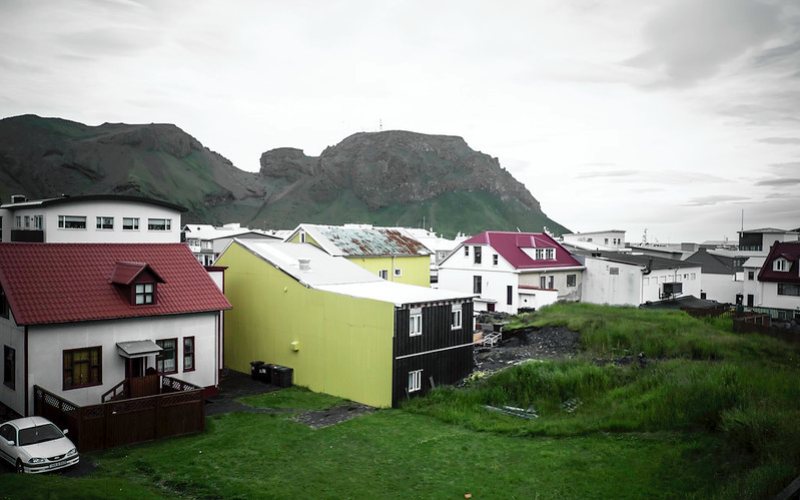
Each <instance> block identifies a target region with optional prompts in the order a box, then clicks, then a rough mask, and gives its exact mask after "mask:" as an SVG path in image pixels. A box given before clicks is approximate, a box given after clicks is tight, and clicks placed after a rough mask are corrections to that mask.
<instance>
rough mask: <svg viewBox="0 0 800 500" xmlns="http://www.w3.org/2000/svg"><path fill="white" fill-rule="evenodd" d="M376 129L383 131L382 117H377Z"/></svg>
mask: <svg viewBox="0 0 800 500" xmlns="http://www.w3.org/2000/svg"><path fill="white" fill-rule="evenodd" d="M378 130H379V131H381V132H383V118H378Z"/></svg>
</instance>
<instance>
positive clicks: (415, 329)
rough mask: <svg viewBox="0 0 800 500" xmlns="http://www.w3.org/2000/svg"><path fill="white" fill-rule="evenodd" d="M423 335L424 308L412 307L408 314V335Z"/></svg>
mask: <svg viewBox="0 0 800 500" xmlns="http://www.w3.org/2000/svg"><path fill="white" fill-rule="evenodd" d="M417 335H422V309H411V311H410V312H409V315H408V336H409V337H416V336H417Z"/></svg>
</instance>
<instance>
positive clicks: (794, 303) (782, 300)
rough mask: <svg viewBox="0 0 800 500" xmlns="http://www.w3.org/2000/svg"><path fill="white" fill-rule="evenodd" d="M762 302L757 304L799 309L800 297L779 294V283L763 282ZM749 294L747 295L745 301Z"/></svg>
mask: <svg viewBox="0 0 800 500" xmlns="http://www.w3.org/2000/svg"><path fill="white" fill-rule="evenodd" d="M760 291H761V297H760V301H759V302H760V303H757V304H755V305H757V306H762V307H776V308H778V309H798V308H800V297H796V296H793V295H778V284H777V283H770V282H762V283H761V290H760ZM746 301H747V296H745V303H746Z"/></svg>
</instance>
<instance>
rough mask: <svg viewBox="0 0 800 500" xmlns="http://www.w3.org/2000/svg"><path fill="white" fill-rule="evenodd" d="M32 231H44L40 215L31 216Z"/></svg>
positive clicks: (42, 218) (42, 219)
mask: <svg viewBox="0 0 800 500" xmlns="http://www.w3.org/2000/svg"><path fill="white" fill-rule="evenodd" d="M33 229H35V230H36V231H41V230H42V229H44V217H43V216H41V215H34V216H33Z"/></svg>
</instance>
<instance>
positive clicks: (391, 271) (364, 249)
mask: <svg viewBox="0 0 800 500" xmlns="http://www.w3.org/2000/svg"><path fill="white" fill-rule="evenodd" d="M285 241H287V242H291V243H310V244H312V245H314V246H316V247H317V248H319V249H321V250H323V251H324V252H326V253H327V254H328V255H332V256H334V257H344V258H345V259H347V260H349V261H351V262H353V263H355V264H358V265H359V266H361V267H363V268H364V269H366V270H368V271H370V272H372V273H374V274H376V275H377V276H380V277H381V278H383V279H385V280H387V281H392V282H395V283H405V284H408V285H419V286H426V287H427V286H430V284H431V281H430V261H431V260H430V255H431V252H430V251H429V250H428V249H426V248H425V246H424V245H423V244H422V243H420V242H419V241H417V240H416V239H414V238H413V237H411V236H409V235H407V234H404V233H403V232H401V231H399V230H397V229H393V228H386V227H373V226H371V225H369V224H345V225H344V226H323V225H318V224H300V225H299V226H297V228H296V229H295V230H294V231H292V234H291V235H289V237H288V238H286V240H285Z"/></svg>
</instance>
